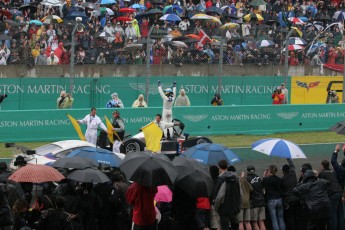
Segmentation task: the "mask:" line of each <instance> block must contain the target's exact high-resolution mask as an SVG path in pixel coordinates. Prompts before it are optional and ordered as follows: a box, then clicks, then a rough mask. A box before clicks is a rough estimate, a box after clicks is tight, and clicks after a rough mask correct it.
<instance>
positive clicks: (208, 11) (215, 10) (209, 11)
mask: <svg viewBox="0 0 345 230" xmlns="http://www.w3.org/2000/svg"><path fill="white" fill-rule="evenodd" d="M205 13H206V14H218V15H221V14H222V13H223V10H222V9H220V8H218V7H216V6H211V7H209V8H207V9H206V10H205Z"/></svg>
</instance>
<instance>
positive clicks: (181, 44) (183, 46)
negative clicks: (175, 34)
mask: <svg viewBox="0 0 345 230" xmlns="http://www.w3.org/2000/svg"><path fill="white" fill-rule="evenodd" d="M172 45H173V46H176V47H182V48H188V46H187V45H186V43H184V42H181V41H173V42H172Z"/></svg>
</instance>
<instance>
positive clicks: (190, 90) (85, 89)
mask: <svg viewBox="0 0 345 230" xmlns="http://www.w3.org/2000/svg"><path fill="white" fill-rule="evenodd" d="M158 80H160V81H161V84H162V87H163V89H165V88H168V87H172V84H173V82H174V81H176V82H177V94H178V93H179V90H180V89H181V88H183V89H184V90H185V91H186V94H187V96H188V97H189V99H190V102H191V106H209V105H210V104H211V100H212V98H213V97H214V94H215V93H217V92H218V91H220V92H221V96H222V99H223V101H224V105H259V104H272V99H271V94H272V92H273V90H274V88H275V87H276V86H278V85H280V84H281V83H282V82H284V79H283V77H269V76H263V77H257V76H256V77H222V78H218V77H215V76H211V77H193V76H189V77H165V76H164V77H150V78H146V77H110V78H75V79H74V81H73V82H74V85H72V86H71V85H70V79H69V78H0V94H7V95H8V98H6V99H5V100H4V101H3V103H1V104H0V106H1V110H30V109H57V99H58V97H59V96H60V92H61V91H62V90H64V91H66V92H67V93H72V94H73V98H74V103H73V108H74V109H81V108H88V109H90V108H91V107H96V108H105V107H106V106H105V105H106V104H107V102H109V100H111V94H112V93H115V92H116V93H118V95H119V98H120V99H121V100H122V102H123V104H124V106H125V108H130V107H132V104H133V102H134V101H135V100H136V99H137V98H138V96H139V95H140V94H143V95H144V97H145V101H146V102H148V106H149V107H159V106H162V104H163V102H162V99H161V97H160V95H159V93H158V85H157V82H158ZM289 85H290V84H287V87H289ZM146 95H148V98H147V97H146Z"/></svg>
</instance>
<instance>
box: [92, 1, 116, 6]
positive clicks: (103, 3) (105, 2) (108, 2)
mask: <svg viewBox="0 0 345 230" xmlns="http://www.w3.org/2000/svg"><path fill="white" fill-rule="evenodd" d="M96 4H101V5H111V4H116V1H115V0H99V1H97V2H96Z"/></svg>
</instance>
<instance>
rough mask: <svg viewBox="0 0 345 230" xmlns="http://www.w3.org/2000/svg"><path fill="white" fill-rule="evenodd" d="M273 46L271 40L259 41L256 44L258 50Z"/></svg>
mask: <svg viewBox="0 0 345 230" xmlns="http://www.w3.org/2000/svg"><path fill="white" fill-rule="evenodd" d="M273 45H275V43H274V42H273V41H271V40H261V41H259V42H257V43H256V46H257V47H259V48H262V47H268V46H273Z"/></svg>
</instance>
